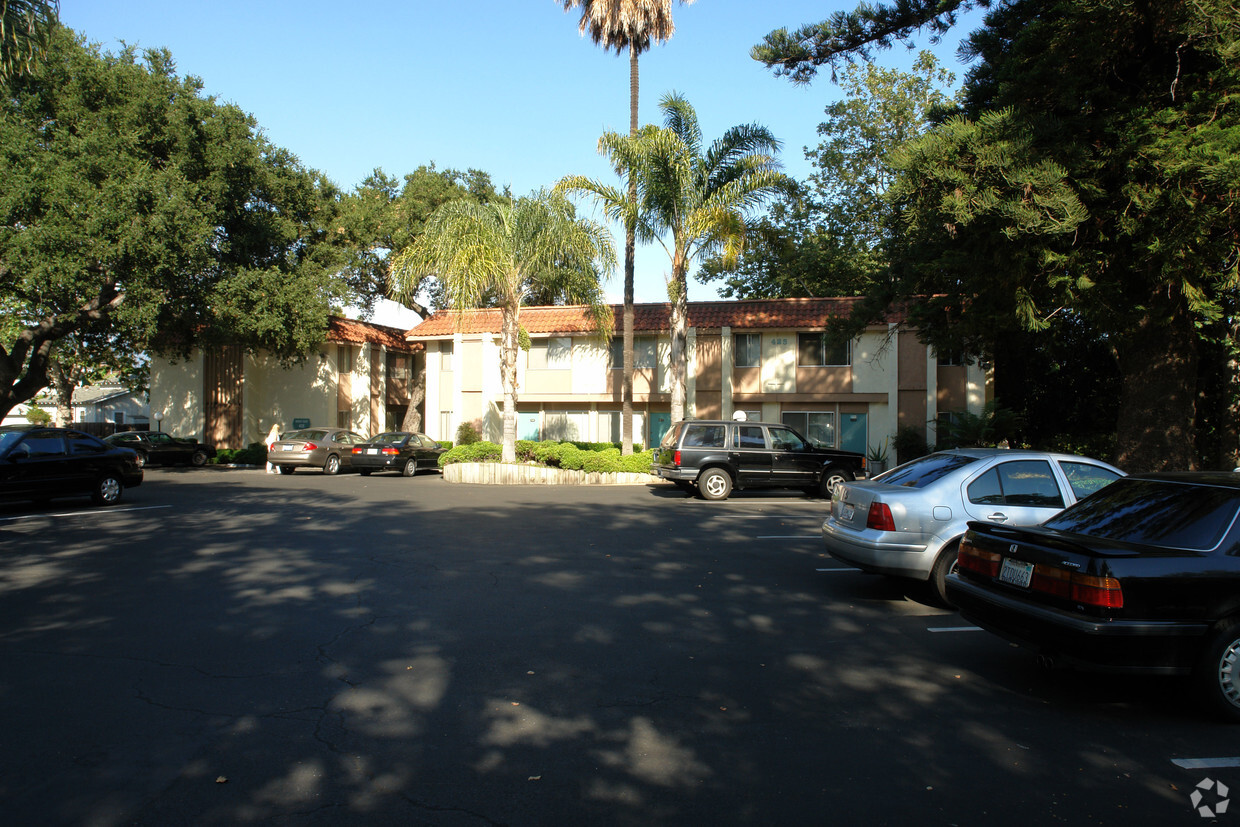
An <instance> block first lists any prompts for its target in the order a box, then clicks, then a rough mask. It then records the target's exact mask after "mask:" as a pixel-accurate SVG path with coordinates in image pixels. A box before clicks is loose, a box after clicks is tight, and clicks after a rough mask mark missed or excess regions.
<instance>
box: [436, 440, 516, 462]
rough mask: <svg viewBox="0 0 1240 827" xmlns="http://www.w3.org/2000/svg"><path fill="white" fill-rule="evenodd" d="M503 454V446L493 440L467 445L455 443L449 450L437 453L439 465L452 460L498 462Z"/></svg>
mask: <svg viewBox="0 0 1240 827" xmlns="http://www.w3.org/2000/svg"><path fill="white" fill-rule="evenodd" d="M502 455H503V448H501V447H500V446H498V445H496V444H495V443H494V442H485V441H484V442H471V443H469V444H467V445H457V446H456V447H455V448H453V449H452V450H450V451H445V452H443V453H442V454H440V455H439V467H440V468H443V467H444V466H445V465H451V464H452V463H454V462H499V460H500V457H501V456H502Z"/></svg>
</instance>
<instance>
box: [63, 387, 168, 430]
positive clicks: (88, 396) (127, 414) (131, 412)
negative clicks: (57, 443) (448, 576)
mask: <svg viewBox="0 0 1240 827" xmlns="http://www.w3.org/2000/svg"><path fill="white" fill-rule="evenodd" d="M70 407H71V408H72V410H73V423H71V424H75V425H76V424H82V423H101V422H106V423H109V424H111V425H114V426H121V427H123V428H127V429H130V430H134V429H137V430H142V429H146V428H148V427H152V428H153V427H154V426H153V425H151V422H150V420H151V406H150V403H149V402H148V401H147V394H146V393H145V392H143V391H131V390H130V389H129V388H127V387H125V386H124V385H122V384H120V383H119V382H102V383H100V384H98V385H87V386H86V387H84V388H77V389H76V390H74V391H73V401H72V404H71V406H70ZM53 416H55V414H54V413H53ZM66 424H70V423H66Z"/></svg>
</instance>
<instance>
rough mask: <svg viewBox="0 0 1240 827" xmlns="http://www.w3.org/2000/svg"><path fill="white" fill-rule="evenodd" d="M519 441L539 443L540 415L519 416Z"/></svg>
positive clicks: (525, 414)
mask: <svg viewBox="0 0 1240 827" xmlns="http://www.w3.org/2000/svg"><path fill="white" fill-rule="evenodd" d="M517 439H528V440H530V441H531V442H538V414H536V413H523V414H517Z"/></svg>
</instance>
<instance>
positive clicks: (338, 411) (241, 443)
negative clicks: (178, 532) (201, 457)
mask: <svg viewBox="0 0 1240 827" xmlns="http://www.w3.org/2000/svg"><path fill="white" fill-rule="evenodd" d="M421 350H422V345H420V344H411V343H410V342H408V341H406V339H405V336H404V331H403V330H400V329H399V328H394V327H387V326H384V325H377V324H370V323H367V322H359V321H354V320H351V319H344V318H340V317H337V316H333V317H331V318H330V319H329V320H328V327H327V337H326V341H324V342H323V344H322V345H320V346H319V348H318V349H317V350H316V351H315V352H314V353H312V354H311V355H310V357H309V358H308V359H307V360H305V361H304V362H302V363H301V364H300V365H295V366H293V367H286V366H283V365H281V364H280V363H279V360H278V359H276V358H275V357H274V356H272V355H270V354H265V353H245V352H244V351H243V350H242V349H241V348H240V347H225V348H220V349H218V350H210V351H205V352H204V351H201V350H198V351H195V352H194V353H192V354H191V355H190V357H189V358H188V359H177V360H169V359H165V358H159V357H156V358H153V359H152V360H151V392H150V400H151V415H152V417H154V416H155V415H156V414H159V416H160V419H161V420H162V430H164V431H168V432H169V433H173V434H176V435H177V436H185V437H191V436H192V437H197V438H199V439H202V440H203V441H204V442H208V443H210V444H212V445H215V446H216V447H219V448H243V447H245V446H246V445H249V444H251V443H255V442H262V441H263V439H264V438H265V437H266V435H267V432H268V431H269V430H270V429H271V426H272V424H275V425H277V426H278V427H279V428H280V430H281V431H289V430H293V429H294V428H299V427H310V426H312V425H316V426H329V427H330V426H336V427H342V428H349V429H350V430H354V431H357V432H358V433H360V434H363V435H365V436H373V435H374V434H377V433H379V432H380V431H384V430H394V429H397V428H399V427H400V424H401V421H402V420H403V418H404V415H405V411H406V410H407V409H408V405H409V399H410V390H411V387H412V382H413V377H414V376H416V370H415V368H416V365H415V359H420V358H421Z"/></svg>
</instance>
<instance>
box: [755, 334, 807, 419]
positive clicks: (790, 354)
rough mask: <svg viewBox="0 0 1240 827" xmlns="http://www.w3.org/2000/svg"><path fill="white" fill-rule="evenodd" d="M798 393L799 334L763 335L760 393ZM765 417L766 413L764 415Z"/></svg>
mask: <svg viewBox="0 0 1240 827" xmlns="http://www.w3.org/2000/svg"><path fill="white" fill-rule="evenodd" d="M796 392H797V334H796V333H795V332H793V331H789V330H772V331H771V332H770V333H769V334H768V333H766V332H765V331H764V332H763V334H762V379H761V387H759V388H758V393H796ZM762 415H763V416H764V417H765V416H766V413H765V412H764V413H763V414H762Z"/></svg>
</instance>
